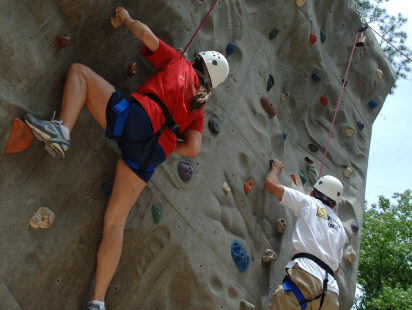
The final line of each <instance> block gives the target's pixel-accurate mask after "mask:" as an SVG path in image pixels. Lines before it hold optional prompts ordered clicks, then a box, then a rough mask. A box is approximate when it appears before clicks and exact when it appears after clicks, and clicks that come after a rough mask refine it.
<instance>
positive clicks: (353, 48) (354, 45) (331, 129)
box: [319, 31, 359, 179]
mask: <svg viewBox="0 0 412 310" xmlns="http://www.w3.org/2000/svg"><path fill="white" fill-rule="evenodd" d="M358 37H359V31H358V33H357V34H356V38H355V42H353V47H352V53H351V55H350V59H349V63H348V68H347V69H346V74H345V78H344V80H343V82H342V87H341V89H340V94H339V100H338V105H337V106H336V111H335V115H333V120H332V125H331V127H330V130H329V136H328V141H327V142H326V147H325V153H324V154H323V159H322V164H321V166H320V169H319V179H320V177H321V176H322V170H323V166H324V165H325V160H326V155H327V154H328V148H329V143H330V137H331V136H332V132H333V128H334V127H335V121H336V116H337V115H338V111H339V106H340V103H341V101H342V95H343V90H344V89H345V84H346V81H347V78H348V74H349V69H350V65H351V63H352V60H353V54H354V52H355V48H356V42H357V41H358Z"/></svg>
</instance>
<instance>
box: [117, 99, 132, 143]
mask: <svg viewBox="0 0 412 310" xmlns="http://www.w3.org/2000/svg"><path fill="white" fill-rule="evenodd" d="M129 108H130V103H129V101H128V100H127V99H123V100H122V101H120V102H119V103H118V104H116V105H115V106H114V107H113V111H114V112H115V113H116V114H117V118H116V123H115V124H114V128H113V135H114V136H115V137H120V136H121V135H122V133H123V128H124V125H125V124H126V120H127V116H128V114H129Z"/></svg>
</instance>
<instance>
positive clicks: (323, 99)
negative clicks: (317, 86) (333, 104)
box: [320, 96, 328, 107]
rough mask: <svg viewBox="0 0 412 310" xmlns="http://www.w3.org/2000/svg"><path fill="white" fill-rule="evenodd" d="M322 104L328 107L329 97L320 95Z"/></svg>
mask: <svg viewBox="0 0 412 310" xmlns="http://www.w3.org/2000/svg"><path fill="white" fill-rule="evenodd" d="M320 104H321V105H323V106H324V107H326V106H327V104H328V98H326V97H323V96H322V97H320Z"/></svg>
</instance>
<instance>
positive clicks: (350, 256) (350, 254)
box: [345, 250, 356, 264]
mask: <svg viewBox="0 0 412 310" xmlns="http://www.w3.org/2000/svg"><path fill="white" fill-rule="evenodd" d="M345 258H346V260H347V261H348V262H349V263H351V264H353V263H354V262H355V260H356V252H355V251H354V250H349V251H347V252H346V253H345Z"/></svg>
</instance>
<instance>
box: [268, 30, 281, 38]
mask: <svg viewBox="0 0 412 310" xmlns="http://www.w3.org/2000/svg"><path fill="white" fill-rule="evenodd" d="M278 33H279V30H277V29H276V28H273V30H272V31H271V32H270V33H269V39H271V40H273V39H274V38H276V36H277V35H278Z"/></svg>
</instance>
